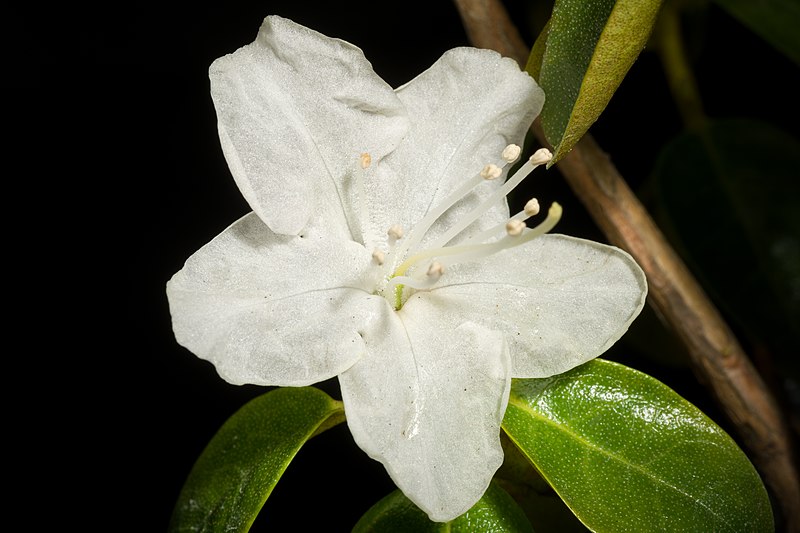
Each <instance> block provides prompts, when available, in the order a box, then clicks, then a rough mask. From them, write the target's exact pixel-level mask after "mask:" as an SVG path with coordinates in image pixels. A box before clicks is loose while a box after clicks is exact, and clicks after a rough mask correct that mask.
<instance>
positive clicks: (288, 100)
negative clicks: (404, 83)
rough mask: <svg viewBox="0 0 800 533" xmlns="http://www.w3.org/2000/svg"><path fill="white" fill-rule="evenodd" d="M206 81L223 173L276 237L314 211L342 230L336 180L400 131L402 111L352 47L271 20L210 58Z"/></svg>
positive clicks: (379, 153) (291, 231) (342, 198)
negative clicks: (248, 40)
mask: <svg viewBox="0 0 800 533" xmlns="http://www.w3.org/2000/svg"><path fill="white" fill-rule="evenodd" d="M209 77H210V78H211V95H212V97H213V99H214V105H215V107H216V110H217V119H218V127H219V134H220V140H221V143H222V148H223V151H224V153H225V157H226V159H227V161H228V165H229V166H230V169H231V173H232V174H233V177H234V178H235V179H236V183H237V184H238V186H239V188H240V190H241V191H242V194H243V195H244V197H245V199H247V201H248V203H249V204H250V207H252V208H253V211H255V212H256V213H257V214H258V216H259V217H261V219H262V220H263V221H264V222H265V223H266V224H267V225H268V226H269V227H270V228H271V229H272V230H273V231H275V232H276V233H281V234H287V235H296V234H297V233H299V232H300V230H301V229H302V228H303V227H304V226H305V224H306V222H307V221H308V219H309V217H310V216H311V213H312V211H314V210H316V209H331V210H332V215H331V216H330V217H329V218H330V220H329V224H334V223H336V224H338V225H339V226H340V227H341V228H347V224H348V222H350V223H352V221H348V220H346V218H345V217H346V215H345V213H346V212H347V209H346V206H345V202H346V196H347V193H346V192H345V191H344V190H343V188H344V180H345V178H346V174H347V173H348V172H351V171H352V170H353V169H354V168H355V167H356V165H357V163H358V161H359V156H360V154H361V153H363V152H369V153H371V155H372V157H373V159H380V158H381V157H383V156H384V155H385V154H386V153H388V152H390V151H391V150H393V149H394V147H395V146H396V144H397V143H398V142H399V140H400V138H401V137H402V136H403V134H404V133H405V131H406V129H407V119H406V118H405V109H404V107H403V105H402V104H401V103H400V101H399V100H398V99H397V97H396V96H395V94H394V91H393V90H392V88H391V87H389V85H387V84H386V83H385V82H384V81H383V80H381V79H380V78H379V77H378V75H377V74H375V72H374V71H373V70H372V66H371V65H370V63H369V62H368V61H367V60H366V59H365V58H364V55H363V53H362V52H361V50H360V49H358V48H356V47H355V46H353V45H351V44H349V43H347V42H344V41H341V40H338V39H331V38H328V37H325V36H324V35H321V34H319V33H317V32H315V31H313V30H310V29H308V28H305V27H303V26H300V25H298V24H295V23H294V22H291V21H290V20H287V19H283V18H281V17H277V16H271V17H267V18H266V19H265V20H264V23H263V25H262V26H261V29H260V30H259V33H258V37H257V38H256V40H255V42H253V43H252V44H249V45H247V46H245V47H243V48H240V49H239V50H237V51H236V52H234V53H233V54H229V55H226V56H224V57H221V58H219V59H217V60H216V61H214V63H213V64H212V65H211V68H210V69H209ZM334 215H335V216H334Z"/></svg>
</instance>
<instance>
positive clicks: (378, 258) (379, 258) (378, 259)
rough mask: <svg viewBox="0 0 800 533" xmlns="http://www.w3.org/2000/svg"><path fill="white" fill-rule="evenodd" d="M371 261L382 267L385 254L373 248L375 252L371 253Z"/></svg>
mask: <svg viewBox="0 0 800 533" xmlns="http://www.w3.org/2000/svg"><path fill="white" fill-rule="evenodd" d="M372 259H373V261H375V263H377V264H378V265H382V264H383V262H384V261H385V260H386V254H385V253H383V250H380V249H378V248H375V250H374V251H373V252H372Z"/></svg>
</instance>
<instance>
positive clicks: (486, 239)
mask: <svg viewBox="0 0 800 533" xmlns="http://www.w3.org/2000/svg"><path fill="white" fill-rule="evenodd" d="M210 78H211V93H212V97H213V100H214V104H215V107H216V111H217V118H218V123H219V135H220V139H221V143H222V148H223V151H224V154H225V157H226V159H227V162H228V165H229V167H230V170H231V173H232V174H233V177H234V178H235V180H236V183H237V184H238V186H239V189H240V190H241V192H242V194H243V195H244V197H245V198H246V200H247V202H248V203H249V204H250V207H251V208H252V209H253V212H252V213H249V214H247V215H245V216H244V217H242V218H241V219H239V220H238V221H236V222H234V223H233V224H232V225H231V226H230V227H229V228H227V229H226V230H225V231H223V232H222V233H221V234H220V235H219V236H217V237H216V238H214V239H213V240H212V241H211V242H209V243H208V244H207V245H205V246H204V247H202V248H201V249H200V250H198V251H197V252H196V253H195V254H194V255H192V256H191V257H190V258H189V259H188V260H187V261H186V264H185V266H184V267H183V269H182V270H180V271H179V272H178V273H177V274H175V275H174V277H173V278H172V279H171V280H170V281H169V283H168V285H167V293H168V297H169V303H170V311H171V314H172V321H173V329H174V332H175V336H176V338H177V340H178V342H179V343H180V344H182V345H183V346H185V347H186V348H188V349H189V350H191V351H192V352H193V353H194V354H196V355H197V356H199V357H201V358H203V359H206V360H208V361H211V362H212V363H213V364H214V365H215V367H216V369H217V371H218V372H219V374H220V375H221V376H222V377H223V378H224V379H226V380H227V381H229V382H231V383H235V384H245V383H251V384H258V385H270V386H304V385H309V384H313V383H316V382H321V381H324V380H327V379H329V378H332V377H334V376H338V380H339V384H340V388H341V395H342V400H343V402H344V406H345V412H346V416H347V423H348V425H349V428H350V431H351V432H352V434H353V437H354V439H355V441H356V443H357V444H358V445H359V446H360V447H361V448H362V449H363V450H364V451H365V452H366V453H367V454H369V455H370V456H371V457H373V458H374V459H376V460H378V461H380V462H381V463H383V464H384V466H385V467H386V470H387V471H388V473H389V475H390V476H391V478H392V479H393V481H394V482H395V483H396V484H397V486H398V487H399V488H400V489H401V490H402V491H403V492H404V493H405V494H406V495H407V496H408V497H409V498H410V499H411V500H412V501H413V502H415V503H416V504H417V505H418V506H419V507H420V508H421V509H423V510H424V511H426V512H427V513H428V515H429V516H430V518H431V519H432V520H435V521H447V520H450V519H452V518H455V517H456V516H458V515H460V514H462V513H464V512H465V511H467V510H468V509H469V508H470V507H471V506H472V505H473V504H474V503H475V502H476V501H477V500H478V499H479V498H480V497H481V495H482V494H483V492H484V491H485V490H486V488H487V486H488V484H489V482H490V480H491V479H492V476H493V475H494V473H495V471H496V470H497V468H498V467H499V466H500V464H501V462H502V460H503V453H502V450H501V447H500V423H501V421H502V419H503V415H504V412H505V409H506V404H507V402H508V395H509V388H510V383H511V378H512V377H518V378H536V377H546V376H551V375H554V374H558V373H561V372H564V371H566V370H569V369H571V368H573V367H575V366H577V365H580V364H581V363H583V362H585V361H588V360H590V359H592V358H594V357H597V356H598V355H599V354H601V353H603V352H604V351H605V350H606V349H607V348H608V347H609V346H611V345H612V344H613V343H614V342H615V341H616V340H617V339H619V337H620V336H621V335H622V334H623V333H624V332H625V331H626V329H627V328H628V325H629V324H630V323H631V321H633V319H634V318H635V317H636V315H637V314H638V313H639V311H640V310H641V308H642V305H643V302H644V299H645V293H646V284H645V279H644V275H643V273H642V271H641V270H640V269H639V267H638V266H637V265H636V263H635V262H634V261H633V259H631V257H630V256H629V255H628V254H626V253H625V252H623V251H621V250H619V249H617V248H613V247H610V246H606V245H602V244H598V243H595V242H591V241H586V240H581V239H576V238H572V237H567V236H563V235H552V234H545V233H546V232H547V231H549V229H550V228H552V227H553V225H555V223H556V222H557V221H558V218H559V217H560V214H561V208H560V207H559V206H558V204H553V205H552V206H551V207H550V208H549V209H548V210H547V214H546V215H545V214H544V213H542V214H541V215H539V216H538V218H543V219H544V220H543V221H541V222H540V224H539V225H535V226H534V227H531V228H529V227H527V225H528V223H527V222H526V220H528V219H529V218H530V217H537V214H538V211H539V207H538V203H537V202H536V201H535V200H532V201H530V202H528V204H527V205H526V208H525V209H524V210H523V211H521V212H520V213H519V214H517V215H514V216H513V217H512V216H509V211H508V204H507V201H506V196H507V195H508V193H509V192H510V191H511V190H512V189H513V188H514V187H515V186H516V185H517V184H518V183H519V182H520V181H521V180H522V179H523V178H525V177H526V176H527V175H528V174H529V173H530V172H531V171H532V170H533V169H534V168H535V167H536V166H537V165H540V164H542V163H545V162H547V161H548V160H549V157H550V154H549V152H547V150H539V151H537V152H536V153H534V154H533V156H531V157H530V158H529V159H527V160H526V161H525V162H524V163H523V164H522V165H521V166H519V168H518V169H517V170H516V172H515V173H513V175H511V176H508V174H509V168H510V167H511V166H512V164H513V163H514V162H515V161H516V160H517V158H518V157H519V155H520V149H519V145H521V144H522V141H523V139H524V136H525V133H526V131H527V129H528V127H529V126H530V124H531V122H532V120H533V119H534V118H535V116H536V115H537V114H538V113H539V111H540V110H541V107H542V104H543V102H544V94H543V92H542V90H541V89H540V88H539V87H538V86H537V85H536V83H535V82H534V80H533V79H532V78H531V77H530V76H528V75H527V74H526V73H524V72H522V71H520V69H519V68H518V66H517V65H516V63H514V62H513V61H512V60H511V59H507V58H502V57H501V56H500V55H498V54H497V53H495V52H492V51H488V50H479V49H474V48H457V49H454V50H451V51H449V52H447V53H445V54H444V55H443V56H442V58H441V59H439V60H438V61H437V62H436V63H435V64H434V65H433V66H432V67H431V68H430V69H428V70H427V71H425V72H423V73H422V74H421V75H420V76H418V77H417V78H415V79H414V80H412V81H411V82H409V83H407V84H406V85H403V86H402V87H399V88H398V89H396V90H393V89H392V88H391V87H390V86H389V85H387V84H386V83H385V82H384V81H383V80H381V78H380V77H379V76H378V75H377V74H375V72H374V71H373V70H372V67H371V65H370V63H369V62H367V60H366V59H365V58H364V56H363V54H362V52H361V51H360V50H359V49H358V48H356V47H354V46H353V45H351V44H349V43H346V42H344V41H341V40H337V39H331V38H328V37H325V36H323V35H321V34H319V33H316V32H314V31H312V30H310V29H308V28H305V27H303V26H300V25H297V24H295V23H293V22H291V21H289V20H286V19H282V18H279V17H268V18H267V19H266V20H265V21H264V23H263V25H262V27H261V29H260V31H259V33H258V36H257V38H256V40H255V42H253V43H252V44H250V45H248V46H245V47H243V48H241V49H239V50H238V51H236V52H234V53H233V54H230V55H227V56H225V57H222V58H220V59H218V60H216V61H215V62H214V63H213V64H212V66H211V68H210ZM543 171H544V170H543V169H542V170H540V172H543Z"/></svg>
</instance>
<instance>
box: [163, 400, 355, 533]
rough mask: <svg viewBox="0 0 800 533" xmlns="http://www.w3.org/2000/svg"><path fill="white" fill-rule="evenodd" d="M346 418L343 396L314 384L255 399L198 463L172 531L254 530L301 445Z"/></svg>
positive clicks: (231, 420) (175, 514)
mask: <svg viewBox="0 0 800 533" xmlns="http://www.w3.org/2000/svg"><path fill="white" fill-rule="evenodd" d="M343 420H344V409H343V406H342V404H341V402H338V401H336V400H333V399H332V398H331V397H330V396H328V395H327V394H325V393H324V392H322V391H321V390H319V389H316V388H314V387H303V388H281V389H274V390H272V391H270V392H268V393H266V394H264V395H262V396H259V397H258V398H255V399H253V400H251V401H250V402H248V403H247V404H246V405H244V406H243V407H242V408H241V409H239V411H237V412H236V413H235V414H234V415H233V416H232V417H231V418H229V419H228V420H227V421H226V422H225V424H223V426H222V427H221V428H220V430H219V431H218V432H217V434H216V435H215V436H214V438H213V439H212V440H211V442H210V443H209V444H208V446H207V447H206V449H205V450H204V451H203V453H202V454H201V456H200V458H199V459H198V460H197V462H196V463H195V465H194V467H193V468H192V471H191V472H190V474H189V477H188V479H187V480H186V483H185V484H184V486H183V490H182V491H181V493H180V496H179V498H178V502H177V504H176V506H175V510H174V511H173V515H172V519H171V522H170V527H169V531H170V532H171V533H177V532H190V531H191V532H193V533H198V532H209V533H210V532H219V531H225V532H242V531H248V530H249V529H250V526H251V525H252V524H253V521H254V520H255V518H256V516H257V515H258V512H259V511H260V510H261V507H262V506H263V505H264V502H265V501H266V500H267V498H268V497H269V495H270V493H271V492H272V489H273V488H274V487H275V484H276V483H277V482H278V480H279V479H280V478H281V475H283V472H284V471H285V470H286V467H288V466H289V463H290V462H291V460H292V458H294V456H295V454H296V453H297V452H298V450H299V449H300V447H301V446H302V445H303V444H304V443H305V442H306V441H307V440H308V439H309V438H311V437H312V436H313V435H315V434H317V433H320V432H322V431H324V430H325V429H328V428H330V427H332V426H334V425H336V424H338V423H339V422H341V421H343Z"/></svg>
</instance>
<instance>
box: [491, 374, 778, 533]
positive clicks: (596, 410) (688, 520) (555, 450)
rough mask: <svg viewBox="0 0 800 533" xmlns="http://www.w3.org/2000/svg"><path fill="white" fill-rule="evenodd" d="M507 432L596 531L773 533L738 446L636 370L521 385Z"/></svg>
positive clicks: (517, 383) (765, 503)
mask: <svg viewBox="0 0 800 533" xmlns="http://www.w3.org/2000/svg"><path fill="white" fill-rule="evenodd" d="M503 429H504V430H505V431H506V433H507V434H508V435H509V437H510V438H511V439H512V440H513V441H514V443H515V444H516V445H517V446H518V447H519V448H520V450H521V451H522V452H523V453H524V454H525V455H526V456H527V457H528V459H529V460H530V461H531V462H532V463H533V465H534V466H535V467H536V468H537V470H538V471H539V472H540V473H541V474H542V477H544V478H545V479H546V480H547V482H548V483H549V484H550V485H551V486H552V487H553V488H554V489H555V491H556V492H557V493H558V494H559V495H560V496H561V498H562V499H563V500H564V502H565V503H566V504H567V505H568V506H569V507H570V508H571V509H572V511H573V512H574V513H575V515H576V516H577V517H578V518H579V519H580V520H581V521H582V522H583V523H584V524H585V525H586V526H587V527H588V528H589V529H591V530H593V531H598V532H614V533H616V532H619V531H643V532H651V531H676V532H681V533H688V532H695V531H696V532H698V533H707V532H709V531H714V532H715V533H723V532H731V533H744V532H755V531H758V532H761V531H763V532H771V531H773V522H772V511H771V508H770V503H769V499H768V497H767V492H766V490H765V488H764V486H763V484H762V483H761V479H760V478H759V476H758V474H757V473H756V470H755V469H754V467H753V465H752V464H751V463H750V461H749V460H748V459H747V457H746V456H745V455H744V453H743V452H742V450H741V449H739V447H738V446H737V445H736V444H735V442H734V441H733V440H732V439H731V438H730V436H728V435H727V434H726V433H725V432H724V431H723V430H722V429H720V428H719V427H718V426H717V425H715V424H714V423H713V422H712V421H711V420H709V419H708V418H707V417H706V416H705V415H704V414H703V413H701V412H700V411H699V410H698V409H697V408H696V407H694V406H693V405H691V404H690V403H689V402H687V401H686V400H684V399H683V398H681V397H680V396H678V395H677V394H676V393H675V392H673V391H672V390H671V389H669V388H668V387H666V386H665V385H663V384H662V383H660V382H659V381H657V380H655V379H653V378H652V377H650V376H647V375H645V374H642V373H641V372H638V371H636V370H633V369H631V368H628V367H625V366H623V365H620V364H617V363H612V362H609V361H604V360H600V359H597V360H594V361H590V362H589V363H586V364H585V365H582V366H580V367H578V368H576V369H573V370H571V371H569V372H566V373H564V374H561V375H558V376H554V377H551V378H546V379H526V380H514V382H513V384H512V389H511V398H510V400H509V405H508V409H507V410H506V415H505V419H504V421H503Z"/></svg>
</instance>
